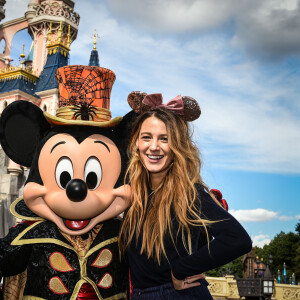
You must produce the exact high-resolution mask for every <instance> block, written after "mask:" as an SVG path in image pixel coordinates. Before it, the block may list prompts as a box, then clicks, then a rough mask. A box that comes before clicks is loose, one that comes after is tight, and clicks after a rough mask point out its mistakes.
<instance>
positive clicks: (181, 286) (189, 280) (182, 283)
mask: <svg viewBox="0 0 300 300" xmlns="http://www.w3.org/2000/svg"><path fill="white" fill-rule="evenodd" d="M171 276H172V281H173V285H174V289H175V290H185V289H189V288H191V287H194V286H198V285H200V284H201V283H200V282H195V281H196V280H199V279H204V278H205V275H203V274H199V275H194V276H189V277H186V278H185V279H183V280H179V279H177V278H175V277H174V275H173V273H171Z"/></svg>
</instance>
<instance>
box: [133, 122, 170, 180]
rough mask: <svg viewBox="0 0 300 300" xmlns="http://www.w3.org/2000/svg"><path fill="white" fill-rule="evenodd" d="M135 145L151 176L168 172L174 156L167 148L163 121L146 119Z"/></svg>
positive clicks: (166, 135) (166, 136) (165, 129)
mask: <svg viewBox="0 0 300 300" xmlns="http://www.w3.org/2000/svg"><path fill="white" fill-rule="evenodd" d="M136 144H137V147H138V149H139V152H140V157H141V160H142V161H143V164H144V166H145V167H146V169H147V170H148V171H149V172H150V174H151V175H152V176H153V175H155V174H160V175H161V173H163V172H164V171H165V172H166V171H167V170H168V167H169V165H170V164H171V162H172V160H173V157H174V155H173V152H172V150H171V149H170V147H169V143H168V134H167V128H166V125H165V123H164V122H163V121H161V120H160V119H158V118H156V117H149V118H148V119H146V120H145V121H144V122H143V124H142V126H141V130H140V133H139V136H138V139H137V142H136Z"/></svg>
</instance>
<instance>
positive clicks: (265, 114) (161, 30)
mask: <svg viewBox="0 0 300 300" xmlns="http://www.w3.org/2000/svg"><path fill="white" fill-rule="evenodd" d="M28 2H29V1H24V0H9V1H7V3H6V5H5V8H6V16H7V17H6V19H5V20H4V21H8V20H10V19H12V18H16V17H21V16H23V15H24V12H25V10H26V8H27V4H28ZM75 11H76V12H78V13H79V14H80V16H81V19H80V24H79V32H78V36H77V39H76V40H75V41H74V42H73V44H72V46H71V52H70V55H71V58H70V63H71V64H88V61H89V55H90V51H91V50H92V47H93V39H92V35H93V33H94V29H96V30H97V33H98V35H99V36H100V39H99V41H98V43H97V49H98V51H99V54H100V64H101V66H103V67H106V68H109V69H112V70H113V71H114V72H115V74H116V76H117V80H116V82H115V84H114V87H113V91H112V95H111V110H112V113H113V116H117V115H124V114H126V113H127V112H128V111H129V110H130V108H129V106H128V104H127V101H126V99H127V96H128V94H129V93H130V92H131V91H134V90H141V91H145V92H147V93H154V92H161V93H162V94H163V96H164V99H165V101H168V100H169V99H171V98H173V97H175V96H177V95H178V94H182V95H187V96H191V97H193V98H195V99H196V100H197V101H198V102H199V104H200V107H201V110H202V115H201V117H200V118H199V119H198V120H197V121H195V122H194V123H193V125H192V126H193V128H194V136H193V138H194V141H195V142H196V143H197V145H198V147H199V149H200V150H201V153H202V160H203V172H202V176H203V179H204V181H205V182H206V183H207V184H208V185H209V187H210V188H217V189H220V190H221V191H222V193H223V196H224V198H225V199H226V200H227V201H228V203H229V208H230V212H231V213H232V214H233V215H234V216H235V217H236V218H237V219H238V220H239V221H240V222H241V223H242V224H243V225H244V227H245V228H246V230H247V231H248V232H249V234H250V235H251V237H252V239H253V241H254V244H255V245H260V246H262V245H263V244H264V243H268V242H269V241H270V239H272V238H273V237H274V236H275V235H276V234H277V233H279V232H280V231H285V232H289V231H294V229H295V225H296V223H297V222H299V219H300V130H299V128H300V118H299V116H300V101H299V98H300V84H299V83H300V19H299V13H300V3H299V1H298V0H285V1H281V0H264V1H261V0H224V1H218V0H144V1H140V0H127V1H124V0H102V1H92V0H85V1H79V0H75ZM26 36H27V37H26ZM28 40H29V39H28V34H27V33H26V31H25V32H22V33H19V34H17V35H16V36H15V38H14V40H13V47H14V46H15V47H17V49H19V50H17V51H21V50H22V46H21V45H22V43H23V41H24V42H25V52H26V49H27V51H29V47H30V44H29V41H28ZM19 53H20V52H16V53H15V54H14V55H19Z"/></svg>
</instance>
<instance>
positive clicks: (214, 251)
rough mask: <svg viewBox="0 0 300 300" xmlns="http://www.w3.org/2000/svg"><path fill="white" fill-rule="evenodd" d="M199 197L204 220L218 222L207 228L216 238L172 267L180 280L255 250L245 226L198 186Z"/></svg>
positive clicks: (177, 261)
mask: <svg viewBox="0 0 300 300" xmlns="http://www.w3.org/2000/svg"><path fill="white" fill-rule="evenodd" d="M198 193H199V196H200V200H201V217H202V218H204V219H207V220H211V221H217V222H215V223H213V224H211V225H207V230H208V233H209V234H210V235H211V236H213V239H212V240H211V241H210V243H209V244H206V245H204V246H202V247H201V248H200V249H199V250H198V251H197V252H195V253H193V254H192V255H188V256H185V257H181V258H180V259H178V260H176V262H174V263H173V264H172V273H173V275H174V276H175V278H177V279H179V280H182V279H184V278H186V277H188V276H192V275H196V274H200V273H203V272H205V271H208V270H210V269H214V268H217V267H220V266H222V265H225V264H227V263H228V262H230V261H232V260H234V259H236V258H238V257H240V256H241V255H243V254H245V253H248V252H250V251H251V249H252V241H251V239H250V237H249V235H248V234H247V232H246V231H245V229H244V228H243V227H242V225H241V224H240V223H239V222H238V221H237V220H236V219H235V218H234V217H233V216H231V215H230V214H229V213H228V212H227V211H226V210H225V209H223V208H222V207H220V206H219V205H218V204H217V203H216V202H215V201H214V200H213V199H212V198H211V197H210V196H209V194H208V193H207V192H205V191H204V189H203V187H200V186H199V188H198ZM199 230H200V228H199Z"/></svg>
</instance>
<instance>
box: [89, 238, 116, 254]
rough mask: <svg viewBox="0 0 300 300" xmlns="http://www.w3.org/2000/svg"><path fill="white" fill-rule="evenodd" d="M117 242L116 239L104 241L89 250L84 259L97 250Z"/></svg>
mask: <svg viewBox="0 0 300 300" xmlns="http://www.w3.org/2000/svg"><path fill="white" fill-rule="evenodd" d="M117 241H118V237H113V238H111V239H108V240H105V241H103V242H101V243H99V244H98V245H97V246H95V247H93V248H91V249H90V250H89V251H88V253H87V254H86V257H89V256H90V255H92V254H93V253H94V252H96V251H97V250H99V249H101V248H103V247H105V246H107V245H109V244H113V243H116V242H117Z"/></svg>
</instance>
